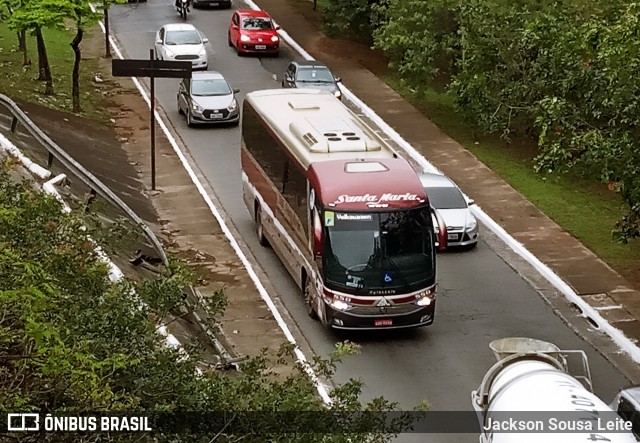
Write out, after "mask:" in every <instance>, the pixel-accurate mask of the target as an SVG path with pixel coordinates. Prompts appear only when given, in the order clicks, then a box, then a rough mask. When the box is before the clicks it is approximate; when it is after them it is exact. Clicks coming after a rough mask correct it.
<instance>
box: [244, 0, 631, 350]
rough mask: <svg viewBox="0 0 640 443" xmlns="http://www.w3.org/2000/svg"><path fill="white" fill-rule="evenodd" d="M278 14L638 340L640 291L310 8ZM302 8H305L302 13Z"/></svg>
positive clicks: (263, 0) (272, 8)
mask: <svg viewBox="0 0 640 443" xmlns="http://www.w3.org/2000/svg"><path fill="white" fill-rule="evenodd" d="M256 3H257V4H258V6H259V7H260V8H262V9H264V10H266V11H268V12H269V13H270V14H271V15H272V16H273V18H274V20H275V21H276V22H277V23H278V24H279V25H280V26H282V28H283V29H284V30H286V31H287V33H288V34H289V35H290V36H291V37H292V38H293V39H294V40H295V41H296V42H297V43H299V44H300V45H301V46H302V47H303V48H305V49H306V50H307V51H308V52H309V54H311V56H313V57H314V58H316V59H318V60H321V61H323V62H325V63H326V64H327V65H328V66H329V67H330V68H331V70H332V71H334V73H335V74H336V75H339V76H341V77H342V81H343V83H344V85H345V86H346V87H347V88H348V89H350V90H351V91H352V92H353V93H354V94H355V95H356V96H358V97H359V98H360V99H361V100H362V101H363V102H365V103H366V104H367V106H369V107H370V108H371V109H372V110H373V111H375V112H376V113H377V114H378V115H379V116H380V117H381V118H382V119H383V120H384V121H385V122H386V123H387V124H389V126H391V127H392V128H394V129H395V130H396V131H397V132H398V133H399V134H400V135H401V136H402V137H403V138H404V139H405V140H406V141H407V142H409V143H410V144H411V145H412V146H413V147H414V148H415V149H416V150H418V151H419V152H420V153H421V154H422V155H423V156H424V157H426V158H427V160H429V162H430V163H432V164H433V165H434V166H436V167H437V168H438V169H440V170H441V171H443V172H444V173H445V174H447V175H448V176H449V177H451V178H452V179H453V180H454V181H455V182H456V183H458V185H459V186H460V187H461V188H462V190H463V191H464V192H465V193H466V194H467V195H469V196H470V197H471V198H473V199H474V200H475V201H476V203H477V204H478V205H479V206H480V207H481V208H482V209H483V210H484V211H485V212H486V213H487V214H488V215H489V216H490V217H491V218H493V219H494V220H495V221H496V222H498V223H499V224H500V225H501V226H502V227H503V228H504V229H505V230H506V231H507V232H508V233H509V234H510V235H511V236H512V237H513V238H515V239H516V240H517V241H519V242H520V243H522V244H523V245H524V246H525V247H526V248H527V249H528V250H529V251H530V252H531V253H533V254H534V255H535V256H537V257H538V258H539V259H540V260H541V261H542V262H543V263H545V264H546V265H547V266H549V267H550V268H551V269H552V270H553V271H554V272H555V273H556V274H557V275H559V276H560V277H561V278H562V279H563V280H564V281H565V282H566V283H567V284H569V285H570V286H571V287H572V288H573V289H574V291H575V292H576V293H577V294H578V295H580V296H581V297H582V298H583V299H584V300H585V301H587V302H588V303H589V304H590V305H591V306H593V307H594V308H597V307H603V306H620V308H619V309H607V310H600V311H599V313H600V314H601V315H602V316H603V317H604V318H605V319H606V320H607V321H609V323H610V324H611V325H612V326H614V327H616V328H618V329H620V330H621V331H623V332H624V334H625V335H626V336H627V337H629V338H630V339H632V340H636V341H637V340H640V321H639V319H640V291H637V290H635V289H634V288H633V287H632V286H631V285H630V284H629V282H627V281H626V280H625V279H624V278H623V277H621V276H620V275H619V274H617V273H616V272H615V271H614V270H613V269H611V268H610V267H609V266H608V265H607V264H606V263H604V262H603V261H602V260H600V259H599V258H598V257H596V256H595V255H594V254H593V253H592V252H591V251H590V250H589V249H587V248H586V247H585V246H583V245H582V244H581V243H580V242H579V241H578V240H576V239H575V238H574V237H572V236H571V235H570V234H568V233H567V232H565V231H563V230H562V229H561V228H560V227H559V226H558V225H557V224H556V223H554V222H553V221H552V220H551V219H549V218H548V217H547V216H546V215H545V214H543V213H542V212H541V211H539V210H538V209H537V208H536V207H535V206H533V205H532V204H531V203H529V201H527V200H526V199H525V198H524V197H523V196H522V195H520V194H519V193H518V192H517V191H515V190H514V189H513V188H512V187H511V186H509V185H508V184H507V183H505V182H504V181H503V180H502V179H501V178H500V177H498V176H497V175H496V174H495V173H494V172H493V171H491V170H490V169H489V168H487V167H486V166H485V165H484V164H483V163H481V162H480V161H479V160H478V159H477V158H475V157H474V156H473V155H472V154H471V153H470V152H469V151H467V150H465V149H464V148H463V147H462V146H461V145H460V144H459V143H457V142H456V141H455V140H453V139H452V138H450V137H449V136H448V135H446V134H444V133H443V132H442V131H441V130H440V129H439V128H438V127H436V126H435V125H434V124H433V123H432V122H431V121H429V120H428V119H427V118H426V117H425V116H424V115H423V114H422V113H420V112H419V111H418V110H417V109H415V108H414V107H413V106H412V105H410V104H409V103H408V102H406V101H405V100H404V99H403V98H402V97H401V96H400V95H399V94H397V93H396V92H395V91H393V90H392V89H391V88H390V87H389V86H387V84H386V83H385V82H384V81H383V80H381V79H380V78H378V77H376V76H375V75H374V74H372V73H371V72H370V71H369V70H367V69H366V68H364V67H363V66H362V65H361V64H360V63H359V62H358V61H356V60H354V57H349V58H346V57H345V56H344V54H343V53H340V52H338V51H336V50H335V49H334V45H330V44H327V43H328V41H327V39H326V38H324V37H323V35H322V34H321V32H320V31H319V29H318V26H317V23H315V22H313V21H312V20H310V19H309V16H310V15H309V12H308V11H307V9H308V10H311V6H310V5H307V4H303V3H296V4H295V8H294V2H292V1H290V0H285V1H283V0H257V1H256ZM301 11H303V12H301Z"/></svg>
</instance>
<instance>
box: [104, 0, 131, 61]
mask: <svg viewBox="0 0 640 443" xmlns="http://www.w3.org/2000/svg"><path fill="white" fill-rule="evenodd" d="M114 3H115V4H122V3H126V0H102V14H103V16H104V56H105V57H106V58H111V44H110V42H109V39H110V38H111V29H110V26H109V9H110V8H111V5H113V4H114Z"/></svg>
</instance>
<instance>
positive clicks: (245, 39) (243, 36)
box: [240, 34, 251, 42]
mask: <svg viewBox="0 0 640 443" xmlns="http://www.w3.org/2000/svg"><path fill="white" fill-rule="evenodd" d="M249 40H251V39H250V38H249V36H248V35H244V34H242V35H241V36H240V41H241V42H248V41H249Z"/></svg>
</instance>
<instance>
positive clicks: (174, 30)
mask: <svg viewBox="0 0 640 443" xmlns="http://www.w3.org/2000/svg"><path fill="white" fill-rule="evenodd" d="M208 42H209V40H208V39H207V38H206V37H203V36H202V34H200V31H198V29H197V28H196V27H195V26H193V25H191V24H189V23H171V24H168V25H164V26H163V27H162V28H160V30H159V31H158V32H157V33H156V44H155V49H156V58H157V59H158V60H178V61H180V60H182V61H191V64H192V67H193V69H207V66H209V61H208V57H207V50H206V48H205V47H204V45H205V43H208Z"/></svg>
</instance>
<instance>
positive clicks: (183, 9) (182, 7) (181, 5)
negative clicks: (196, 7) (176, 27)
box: [176, 0, 191, 20]
mask: <svg viewBox="0 0 640 443" xmlns="http://www.w3.org/2000/svg"><path fill="white" fill-rule="evenodd" d="M190 3H191V2H190V1H189V0H176V11H178V14H180V17H182V19H183V20H186V19H187V12H189V6H190Z"/></svg>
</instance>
